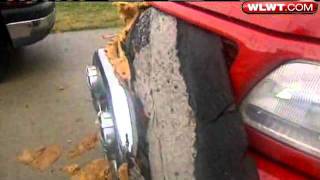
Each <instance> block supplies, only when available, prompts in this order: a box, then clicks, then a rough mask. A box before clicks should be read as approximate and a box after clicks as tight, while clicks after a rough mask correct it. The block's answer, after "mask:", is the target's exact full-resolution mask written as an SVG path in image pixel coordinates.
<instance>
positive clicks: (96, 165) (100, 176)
mask: <svg viewBox="0 0 320 180" xmlns="http://www.w3.org/2000/svg"><path fill="white" fill-rule="evenodd" d="M64 170H65V172H67V173H69V175H71V180H113V179H112V173H111V172H112V171H111V167H110V164H109V162H108V161H107V160H105V159H96V160H93V161H91V162H90V163H88V164H86V165H85V166H84V167H83V168H81V169H80V168H79V167H78V166H77V165H75V164H73V165H69V166H66V167H64Z"/></svg>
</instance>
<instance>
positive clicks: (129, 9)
mask: <svg viewBox="0 0 320 180" xmlns="http://www.w3.org/2000/svg"><path fill="white" fill-rule="evenodd" d="M114 5H116V6H117V7H118V11H119V14H120V18H121V19H122V20H123V22H124V23H125V27H124V28H123V29H122V30H121V31H120V32H119V33H118V34H117V36H115V37H114V38H113V39H112V40H111V41H110V42H109V43H108V44H107V46H106V48H105V50H106V54H107V57H108V58H109V61H110V63H111V64H112V66H113V68H114V70H115V72H116V74H117V75H118V77H119V78H120V79H122V80H124V81H129V80H130V79H131V73H130V67H129V62H128V59H127V57H126V55H125V52H124V50H123V49H122V45H123V43H124V41H125V40H126V38H127V36H128V33H129V32H130V31H131V29H132V27H133V25H134V23H135V21H136V19H137V18H138V17H139V14H140V12H141V11H142V10H144V9H145V8H146V7H148V6H149V5H148V4H147V3H145V2H135V3H132V2H131V3H129V2H115V3H114Z"/></svg>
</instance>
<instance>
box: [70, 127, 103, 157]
mask: <svg viewBox="0 0 320 180" xmlns="http://www.w3.org/2000/svg"><path fill="white" fill-rule="evenodd" d="M97 144H98V135H97V134H96V133H94V134H90V135H88V136H87V137H85V138H83V139H82V140H81V141H80V143H79V144H78V145H76V146H75V147H74V149H72V150H71V151H69V152H68V157H69V158H71V159H73V158H76V157H78V156H81V155H82V154H84V153H86V152H88V151H90V150H91V149H94V148H95V147H96V145H97Z"/></svg>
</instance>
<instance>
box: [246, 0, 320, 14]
mask: <svg viewBox="0 0 320 180" xmlns="http://www.w3.org/2000/svg"><path fill="white" fill-rule="evenodd" d="M242 10H243V12H245V13H248V14H314V13H316V12H317V10H318V4H317V3H315V2H299V1H294V2H292V1H285V2H281V1H277V2H275V1H273V2H261V1H251V2H250V1H247V2H244V3H243V4H242Z"/></svg>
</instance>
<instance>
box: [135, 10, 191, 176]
mask: <svg viewBox="0 0 320 180" xmlns="http://www.w3.org/2000/svg"><path fill="white" fill-rule="evenodd" d="M149 11H151V12H149ZM145 13H146V14H145V15H149V14H151V15H150V36H149V39H150V42H149V44H147V45H146V46H144V47H143V48H141V50H140V52H139V53H136V55H135V58H134V61H133V66H134V68H135V73H136V74H135V77H136V80H135V82H134V88H135V91H136V92H137V94H138V96H139V98H140V99H141V101H142V104H143V105H144V111H145V112H146V114H148V116H149V125H148V142H149V160H150V166H151V167H150V168H151V176H152V179H164V180H171V179H176V180H180V179H181V180H182V179H183V180H184V179H188V180H189V179H194V175H193V174H194V158H195V156H196V150H195V148H194V144H195V139H196V135H195V128H196V124H195V119H194V116H193V112H192V109H191V107H190V106H189V104H188V93H187V89H186V85H185V83H184V80H183V77H182V75H181V74H180V71H179V68H180V63H179V58H178V57H177V49H176V45H177V44H176V43H177V28H176V27H177V21H176V19H175V18H173V17H171V16H168V15H165V14H163V13H161V12H159V11H156V10H154V9H149V10H147V11H146V12H145ZM142 32H143V31H142ZM143 35H144V34H143ZM141 36H142V35H141Z"/></svg>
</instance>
